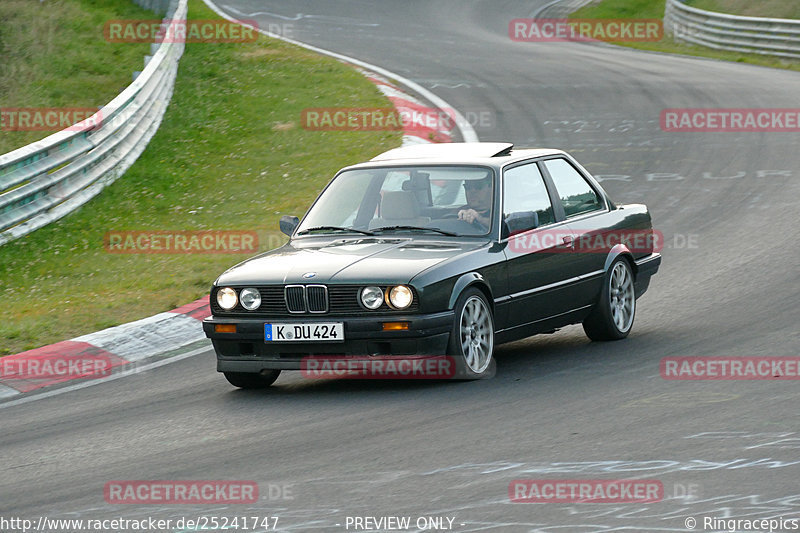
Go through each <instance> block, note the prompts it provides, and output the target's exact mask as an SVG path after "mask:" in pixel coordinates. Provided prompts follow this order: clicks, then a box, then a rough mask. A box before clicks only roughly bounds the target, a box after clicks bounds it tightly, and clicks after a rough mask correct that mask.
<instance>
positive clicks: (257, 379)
mask: <svg viewBox="0 0 800 533" xmlns="http://www.w3.org/2000/svg"><path fill="white" fill-rule="evenodd" d="M223 374H225V379H227V380H228V383H230V384H231V385H233V386H235V387H239V388H241V389H264V388H266V387H269V386H270V385H272V384H273V383H275V380H276V379H278V376H279V375H280V374H281V371H280V370H266V371H264V372H263V373H262V374H252V373H248V372H223Z"/></svg>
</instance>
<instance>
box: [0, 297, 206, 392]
mask: <svg viewBox="0 0 800 533" xmlns="http://www.w3.org/2000/svg"><path fill="white" fill-rule="evenodd" d="M210 315H211V310H210V309H209V305H208V296H205V297H203V298H200V299H199V300H197V301H194V302H192V303H190V304H187V305H184V306H181V307H178V308H177V309H173V310H172V311H167V312H165V313H159V314H157V315H153V316H151V317H147V318H143V319H141V320H136V321H135V322H129V323H127V324H122V325H120V326H115V327H113V328H108V329H104V330H102V331H97V332H95V333H90V334H88V335H82V336H80V337H76V338H74V339H70V340H67V341H61V342H57V343H55V344H51V345H49V346H43V347H41V348H36V349H33V350H28V351H26V352H20V353H18V354H14V355H7V356H5V357H0V398H6V397H10V396H15V395H17V394H20V393H23V392H30V391H33V390H36V389H41V388H43V387H48V386H51V385H57V384H59V383H64V382H66V381H71V380H74V379H87V378H88V379H92V378H99V377H105V376H107V375H109V373H110V372H111V370H113V369H114V368H117V367H121V366H124V365H128V364H130V363H136V362H140V361H143V360H145V359H148V358H150V357H154V356H157V355H160V354H164V353H167V352H171V351H173V350H178V349H180V348H183V347H184V346H187V345H189V344H192V343H195V342H197V341H200V340H203V339H205V334H204V333H203V327H202V326H201V324H200V322H201V321H202V320H203V319H204V318H205V317H207V316H210Z"/></svg>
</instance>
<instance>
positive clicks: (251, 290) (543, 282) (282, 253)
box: [203, 143, 661, 388]
mask: <svg viewBox="0 0 800 533" xmlns="http://www.w3.org/2000/svg"><path fill="white" fill-rule="evenodd" d="M280 227H281V230H282V231H283V232H284V233H286V234H287V235H289V236H290V240H289V242H288V243H287V244H285V245H284V246H281V247H280V248H277V249H275V250H272V251H269V252H267V253H264V254H261V255H258V256H256V257H253V258H251V259H248V260H247V261H244V262H243V263H240V264H238V265H236V266H234V267H232V268H230V269H229V270H227V271H226V272H224V273H223V274H222V275H221V276H220V277H219V278H218V279H217V280H216V281H215V282H214V285H213V287H212V289H211V311H212V316H211V317H209V318H207V319H206V320H205V321H204V323H203V328H204V330H205V333H206V335H207V336H208V337H209V338H210V339H211V340H212V342H213V345H214V349H215V351H216V354H217V370H219V371H220V372H223V373H224V374H225V377H226V378H227V379H228V381H230V382H231V383H232V384H233V385H236V386H238V387H245V388H253V387H264V386H268V385H270V384H272V383H273V382H274V381H275V380H276V379H277V377H278V374H279V373H280V371H281V370H301V369H304V368H306V367H305V366H304V365H307V364H308V363H309V361H311V362H314V361H315V360H317V359H319V360H325V361H328V360H330V359H331V358H340V359H342V360H349V359H350V360H364V359H369V358H376V359H379V360H381V361H387V360H388V361H392V360H396V361H407V360H411V359H414V360H415V361H416V360H418V359H419V358H420V357H423V358H425V357H430V358H437V357H439V358H441V357H447V358H449V359H450V360H452V361H453V362H454V364H455V366H456V371H455V372H453V373H452V374H451V377H452V376H454V377H456V378H461V379H475V378H481V377H486V376H490V375H492V374H493V372H494V359H493V357H492V352H493V350H494V347H495V346H496V345H497V344H500V343H503V342H508V341H513V340H517V339H521V338H524V337H528V336H530V335H534V334H537V333H544V332H552V331H554V330H555V329H557V328H560V327H562V326H566V325H568V324H576V323H582V324H583V328H584V330H585V331H586V334H587V335H588V336H589V337H590V338H591V339H592V340H615V339H622V338H624V337H626V336H627V335H628V333H630V331H631V327H632V326H633V320H634V315H635V311H636V299H637V298H638V297H639V296H641V295H642V294H643V293H644V292H645V291H646V290H647V287H648V284H649V283H650V277H651V276H652V275H653V274H655V273H656V272H657V271H658V268H659V265H660V263H661V255H660V254H659V253H658V251H659V249H660V248H659V247H660V240H659V234H658V232H655V231H653V229H652V224H651V220H650V214H649V213H648V211H647V208H646V207H645V206H644V205H616V204H614V203H613V202H612V200H611V199H610V198H609V197H608V196H607V194H606V193H605V191H604V190H603V189H602V187H601V186H600V185H599V184H598V182H597V181H596V180H595V179H594V178H593V177H592V176H591V175H590V174H589V173H588V172H587V171H586V170H585V169H584V168H583V167H581V165H580V164H578V162H577V161H575V160H574V159H573V158H572V157H571V156H570V155H568V154H567V153H565V152H562V151H560V150H551V149H514V148H513V146H512V145H511V144H508V143H452V144H429V145H415V146H408V147H404V148H397V149H395V150H390V151H388V152H386V153H384V154H381V155H380V156H378V157H375V158H374V159H372V160H371V161H369V162H366V163H361V164H358V165H353V166H350V167H347V168H344V169H342V170H341V171H339V172H338V173H337V174H336V176H335V177H334V178H333V180H331V182H330V183H329V184H328V186H327V187H326V188H325V189H324V190H323V191H322V193H321V194H320V195H319V197H318V198H317V200H316V201H315V202H314V204H313V205H312V206H311V208H310V209H309V211H308V213H307V214H306V216H305V217H304V218H303V220H302V221H301V220H299V219H298V218H297V217H289V216H284V217H282V218H281V220H280ZM312 366H313V365H312ZM409 368H410V367H409ZM412 375H413V373H412Z"/></svg>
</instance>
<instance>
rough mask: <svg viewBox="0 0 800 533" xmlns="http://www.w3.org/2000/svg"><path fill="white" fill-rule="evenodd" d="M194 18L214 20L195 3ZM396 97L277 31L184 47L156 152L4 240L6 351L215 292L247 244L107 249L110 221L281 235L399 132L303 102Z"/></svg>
mask: <svg viewBox="0 0 800 533" xmlns="http://www.w3.org/2000/svg"><path fill="white" fill-rule="evenodd" d="M189 18H195V19H211V18H217V17H216V15H214V14H213V13H212V12H211V11H209V10H208V9H207V8H206V7H205V6H204V5H203V4H202V3H201V2H199V1H197V0H192V1H191V2H190V15H189ZM325 106H335V107H340V106H341V107H387V106H389V103H388V102H387V100H386V99H385V98H384V97H383V96H382V95H381V94H380V93H379V92H378V91H377V89H376V88H375V86H374V85H373V84H372V83H370V82H369V81H368V80H367V79H366V78H364V77H363V76H362V75H361V74H359V73H358V72H356V71H355V70H353V69H352V68H350V67H348V66H346V65H344V64H342V63H340V62H338V61H335V60H332V59H329V58H325V57H322V56H319V55H316V54H313V53H310V52H307V51H305V50H303V49H301V48H298V47H294V46H290V45H288V44H285V43H282V42H280V41H276V40H271V39H267V38H264V37H262V38H260V40H259V41H258V42H255V43H247V44H188V45H187V46H186V52H185V54H184V56H183V59H182V60H181V63H180V70H179V73H178V81H177V84H176V86H175V94H174V96H173V99H172V102H171V104H170V107H169V109H168V110H167V114H166V116H165V119H164V122H163V123H162V125H161V127H160V129H159V130H158V133H157V134H156V136H155V137H154V138H153V140H152V141H151V142H150V144H149V146H148V147H147V150H146V151H145V152H144V153H143V154H142V156H141V157H140V159H139V160H138V161H137V162H136V163H135V164H134V166H133V167H131V169H130V170H129V171H128V172H127V173H126V174H125V176H123V177H122V178H120V179H119V180H118V181H117V182H116V183H114V184H113V185H112V186H110V187H108V188H107V189H106V190H105V191H103V193H102V194H101V195H100V196H98V197H97V198H95V199H94V200H92V201H91V202H90V203H89V204H87V205H86V206H84V207H83V208H82V209H81V210H79V211H77V212H76V213H73V214H72V215H70V216H69V217H67V218H65V219H62V220H61V221H59V222H57V223H54V224H51V225H50V226H47V227H45V228H43V229H40V230H38V231H36V232H34V233H33V234H31V235H29V236H27V237H25V238H22V239H20V240H17V241H13V242H11V243H9V244H7V245H5V246H2V247H0V283H2V295H3V300H4V305H3V306H2V308H0V354H9V353H16V352H18V351H21V350H26V349H30V348H34V347H37V346H41V345H45V344H49V343H52V342H55V341H59V340H63V339H68V338H71V337H75V336H77V335H81V334H84V333H88V332H91V331H95V330H98V329H101V328H105V327H109V326H113V325H117V324H121V323H124V322H128V321H131V320H135V319H138V318H142V317H145V316H149V315H152V314H154V313H158V312H162V311H166V310H169V309H172V308H175V307H177V306H179V305H182V304H184V303H187V302H190V301H193V300H195V299H197V298H199V297H200V296H203V295H205V294H207V292H208V290H209V288H210V286H211V283H212V281H213V280H214V279H215V278H216V276H217V275H219V274H220V273H222V271H223V270H225V269H226V268H227V267H229V266H231V265H233V264H235V263H237V262H239V261H241V260H243V259H245V258H246V257H247V256H246V255H241V254H239V255H226V254H192V255H186V254H184V255H161V254H158V255H156V254H137V255H133V254H112V253H108V252H107V251H105V249H104V247H103V236H104V234H105V232H107V231H120V230H175V231H178V230H207V229H213V230H256V231H258V232H259V233H260V235H261V236H262V239H263V240H262V249H265V248H269V247H274V246H275V245H276V243H277V242H279V239H280V237H278V235H279V234H278V232H277V225H278V218H279V216H280V215H281V214H297V215H302V214H303V213H304V212H305V210H306V208H307V207H308V205H309V203H310V202H311V201H312V200H313V199H314V197H315V196H316V194H317V193H318V191H319V190H320V189H321V187H322V186H323V185H324V184H325V183H327V181H328V180H329V179H330V178H331V176H332V175H333V173H334V172H335V171H336V170H338V169H339V168H341V167H343V166H345V165H348V164H352V163H355V162H359V161H363V160H365V159H368V158H370V157H372V156H374V155H375V154H377V153H380V152H382V151H384V150H386V149H389V148H393V147H395V146H397V145H399V143H400V136H401V134H400V133H399V132H314V131H307V130H304V129H302V128H300V127H299V119H300V113H301V111H302V110H303V109H304V108H308V107H325Z"/></svg>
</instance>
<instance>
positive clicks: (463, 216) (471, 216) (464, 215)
mask: <svg viewBox="0 0 800 533" xmlns="http://www.w3.org/2000/svg"><path fill="white" fill-rule="evenodd" d="M479 216H480V215H479V214H478V212H477V211H475V210H474V209H462V210H461V211H459V212H458V219H459V220H463V221H465V222H469V223H470V224H472V223H473V222H475V220H477V219H478V217H479Z"/></svg>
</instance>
